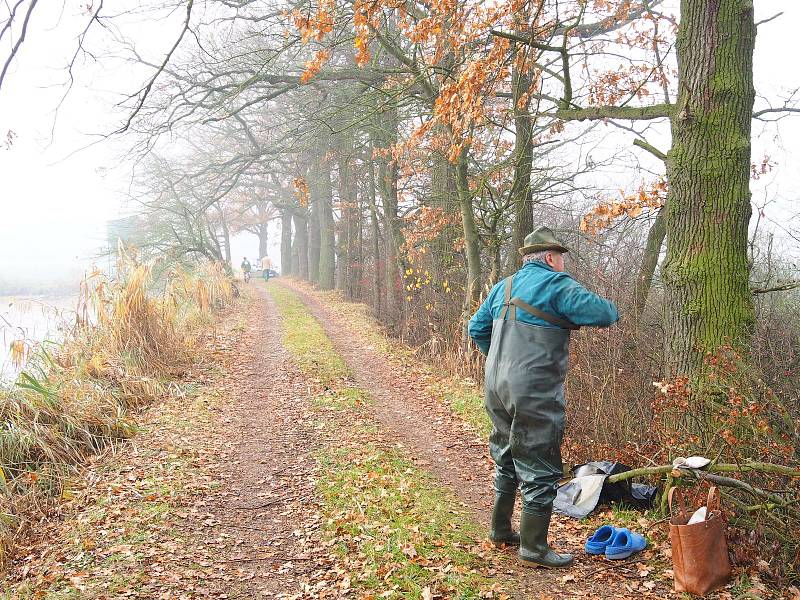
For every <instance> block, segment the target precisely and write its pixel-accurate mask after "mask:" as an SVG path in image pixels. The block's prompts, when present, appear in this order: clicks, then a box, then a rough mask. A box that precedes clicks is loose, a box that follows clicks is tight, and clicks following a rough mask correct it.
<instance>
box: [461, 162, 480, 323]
mask: <svg viewBox="0 0 800 600" xmlns="http://www.w3.org/2000/svg"><path fill="white" fill-rule="evenodd" d="M467 152H468V150H467V148H466V147H465V148H464V149H463V150H462V151H461V154H460V155H459V157H458V163H457V164H456V173H457V183H458V200H459V205H460V208H461V222H462V226H463V228H464V250H465V252H466V255H467V285H466V290H465V294H464V314H465V315H467V316H469V315H471V314H472V310H473V309H474V308H475V306H476V305H477V303H478V301H479V299H480V292H481V289H480V286H481V247H480V237H479V236H478V226H477V225H476V223H475V214H474V213H473V212H472V192H471V191H470V189H469V180H468V177H467ZM465 332H466V328H465Z"/></svg>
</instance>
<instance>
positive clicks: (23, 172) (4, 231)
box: [0, 0, 800, 294]
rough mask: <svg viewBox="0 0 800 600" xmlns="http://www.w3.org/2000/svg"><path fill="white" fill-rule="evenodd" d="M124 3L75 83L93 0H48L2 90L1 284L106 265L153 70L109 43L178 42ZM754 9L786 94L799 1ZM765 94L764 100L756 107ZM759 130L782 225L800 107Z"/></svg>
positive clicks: (767, 64)
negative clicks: (86, 3)
mask: <svg viewBox="0 0 800 600" xmlns="http://www.w3.org/2000/svg"><path fill="white" fill-rule="evenodd" d="M126 5H127V7H128V8H131V7H136V8H137V9H140V10H135V11H132V12H131V13H130V14H123V16H121V17H119V18H118V19H117V25H118V27H119V30H117V31H114V32H110V33H109V32H104V31H96V30H97V29H99V28H95V30H92V31H91V32H90V35H91V36H95V37H94V38H92V39H93V40H94V44H95V46H100V47H102V46H103V45H104V44H105V45H106V47H107V48H108V49H109V53H108V55H102V54H101V55H98V56H97V61H95V60H93V59H92V58H90V57H88V56H85V55H80V56H79V58H78V60H77V62H76V64H75V68H74V70H73V72H74V76H75V81H74V83H73V84H72V86H71V88H69V91H67V90H68V84H69V78H68V75H67V71H66V69H65V66H66V65H67V64H68V63H69V61H70V58H71V57H72V55H73V53H74V52H75V48H76V37H77V35H78V34H79V33H80V31H81V30H82V28H83V27H84V26H85V23H86V14H85V12H82V11H85V7H78V6H76V5H72V4H70V3H64V4H63V5H62V4H61V3H49V2H48V3H46V4H45V5H44V6H42V7H41V9H40V10H39V11H38V12H37V14H36V18H35V19H34V20H33V23H32V26H31V29H30V31H29V33H28V39H27V40H26V42H25V44H24V46H23V47H22V50H21V52H20V54H19V56H18V58H17V60H16V62H15V63H14V65H13V67H12V69H11V71H10V72H9V76H8V78H7V79H6V82H5V86H4V88H3V90H2V91H0V133H2V137H3V140H5V141H6V142H7V147H5V148H3V146H2V141H0V180H1V181H2V188H1V189H0V294H2V293H4V292H5V293H21V292H24V291H25V290H28V291H32V292H35V291H37V290H47V289H50V288H58V289H61V290H63V289H70V288H74V286H75V284H76V282H77V280H78V279H79V277H80V274H81V273H82V272H83V271H84V270H85V269H87V268H89V267H91V266H92V265H93V264H99V265H100V266H103V261H104V260H106V259H104V258H102V253H103V250H104V247H105V246H106V245H107V234H106V223H107V221H108V220H109V219H112V218H115V217H118V216H120V215H123V214H125V213H126V211H127V210H128V209H127V205H126V199H127V198H128V196H129V193H130V189H131V171H132V169H133V167H134V162H133V161H132V160H131V156H130V155H129V154H128V150H129V148H128V146H127V144H126V140H125V138H124V137H111V138H108V137H107V134H109V133H110V132H112V131H114V129H116V128H117V127H118V126H119V125H120V123H121V122H122V119H123V118H124V116H125V114H126V111H125V109H124V108H121V107H119V106H118V103H119V102H120V101H121V100H123V99H124V97H125V95H126V94H129V93H131V92H135V91H136V90H137V84H138V83H139V82H141V81H144V80H145V79H146V77H147V76H148V74H149V73H151V70H150V69H149V68H146V67H142V66H140V65H138V66H137V65H133V64H131V63H128V62H124V61H122V60H120V58H119V57H120V55H119V54H115V52H117V51H116V50H112V49H113V48H118V47H119V41H120V36H122V37H123V38H125V39H128V40H129V41H131V42H134V43H135V44H136V48H137V51H138V52H139V53H140V54H142V56H144V57H145V58H147V59H150V60H153V61H156V60H159V59H160V57H161V56H163V54H164V52H165V51H166V49H167V48H168V47H169V45H170V44H171V43H172V42H173V41H174V36H175V34H176V31H177V30H178V28H179V26H180V19H181V15H180V14H173V13H164V14H163V15H162V16H163V18H159V19H153V18H150V17H149V16H148V12H147V11H148V8H147V7H146V6H144V5H143V4H142V3H139V2H128V3H124V2H123V3H120V6H126ZM756 9H757V19H763V18H766V17H769V16H772V15H773V14H775V13H777V12H779V11H783V12H784V14H783V15H782V16H781V17H780V18H778V19H776V20H774V21H771V22H770V23H767V24H765V25H764V26H763V27H762V29H761V31H760V32H759V36H758V42H757V48H756V85H757V89H758V91H759V92H760V93H761V94H762V95H764V96H771V97H773V98H777V97H779V96H780V94H781V93H782V90H786V89H788V88H791V87H800V71H798V70H797V69H796V68H794V67H793V65H792V64H791V59H790V57H789V56H787V45H792V46H793V45H796V43H795V42H793V40H795V39H796V38H795V37H794V36H793V35H792V30H793V28H794V26H795V24H796V23H797V22H800V6H799V5H798V3H795V2H791V3H790V2H781V1H778V0H771V1H761V2H758V3H757V6H756ZM178 12H179V11H178ZM104 36H105V37H104ZM776 57H783V58H776ZM764 105H765V103H764V100H763V99H760V98H759V99H757V100H756V107H757V108H758V107H760V106H761V107H763V106H764ZM7 131H9V132H12V133H11V134H10V135H11V137H8V138H7V136H6V132H7ZM754 135H755V141H754V147H753V157H754V160H757V159H758V158H760V157H761V156H762V155H764V154H769V155H770V157H771V159H772V160H773V161H774V162H776V163H777V168H776V171H775V172H774V173H772V174H770V175H769V176H768V177H766V178H764V180H762V181H760V182H758V183H756V184H754V198H755V199H756V200H757V201H763V200H764V199H771V200H774V202H773V204H772V205H771V206H769V207H768V208H767V209H766V211H765V219H766V220H767V221H769V222H771V225H770V226H771V227H773V228H774V229H775V230H776V231H778V232H779V234H780V232H781V231H782V229H783V226H784V224H785V223H786V221H787V219H788V217H789V216H791V215H794V214H795V212H796V210H797V194H798V190H800V175H799V174H798V170H797V169H796V167H795V165H796V164H797V158H798V153H799V152H800V118H794V117H788V118H787V119H785V120H783V121H782V122H781V125H780V129H779V130H778V129H777V128H776V127H774V126H770V127H767V128H764V127H762V126H761V125H760V124H758V123H755V124H754ZM628 143H629V141H628ZM614 144H616V142H614ZM656 145H658V144H656ZM609 187H613V185H609ZM272 229H273V230H272V231H271V234H270V247H269V254H270V257H271V259H272V260H273V262H274V263H275V264H279V262H280V256H279V251H278V235H279V233H278V230H277V227H276V226H273V228H272ZM257 254H258V245H257V239H256V237H255V236H253V235H251V234H239V235H237V236H234V237H233V239H232V256H233V262H234V264H238V262H239V261H241V258H242V257H243V256H248V258H250V259H251V260H254V259H255V258H257Z"/></svg>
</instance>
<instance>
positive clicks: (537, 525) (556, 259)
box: [469, 227, 619, 567]
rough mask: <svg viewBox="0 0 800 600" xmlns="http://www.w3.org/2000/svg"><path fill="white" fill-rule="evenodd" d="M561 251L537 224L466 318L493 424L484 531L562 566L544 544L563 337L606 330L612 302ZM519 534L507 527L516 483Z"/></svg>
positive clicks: (556, 447) (557, 439)
mask: <svg viewBox="0 0 800 600" xmlns="http://www.w3.org/2000/svg"><path fill="white" fill-rule="evenodd" d="M566 252H568V250H567V247H566V246H564V245H563V244H562V243H561V242H560V241H558V239H556V237H555V235H554V234H553V232H552V231H551V230H550V229H548V228H547V227H539V228H538V229H536V230H535V231H533V232H532V233H530V234H528V236H527V237H526V238H525V244H524V246H523V247H522V248H520V249H519V253H520V254H521V255H522V262H523V264H522V268H520V270H519V271H517V272H516V273H515V274H514V275H512V276H511V277H508V278H506V279H505V280H504V281H501V282H500V283H498V284H497V285H495V286H494V288H492V291H491V292H490V293H489V295H488V296H487V297H486V300H485V302H484V303H483V304H482V305H481V307H480V308H479V309H478V312H476V313H475V315H474V316H473V317H472V319H471V320H470V322H469V334H470V336H471V337H472V339H473V340H475V343H476V344H477V346H478V348H480V350H481V352H483V353H484V354H488V357H487V359H486V369H485V371H486V384H485V386H484V390H485V394H486V397H485V406H486V410H487V411H488V413H489V416H490V417H491V420H492V426H493V427H492V433H491V435H490V436H489V452H490V454H491V455H492V458H493V459H494V461H495V475H494V490H495V500H494V510H493V511H492V524H491V532H490V534H489V537H490V538H491V539H492V541H494V542H498V543H506V544H519V545H520V549H519V558H520V560H521V561H522V563H523V564H526V565H543V566H545V567H568V566H570V565H571V564H572V561H573V558H572V555H571V554H558V553H557V552H555V551H553V550H552V549H551V548H550V546H549V545H548V543H547V532H548V529H549V527H550V515H551V513H552V510H553V500H554V499H555V497H556V486H557V485H558V480H559V479H561V477H562V475H563V471H562V468H563V465H562V463H561V439H562V436H563V434H564V378H565V377H566V375H567V357H568V356H569V350H568V347H569V334H570V333H571V331H572V330H573V329H578V327H579V326H583V325H588V326H591V327H608V326H609V325H611V324H613V323H616V322H617V320H618V319H619V314H618V313H617V307H616V306H615V305H614V304H613V303H612V302H610V301H609V300H606V299H604V298H601V297H600V296H598V295H597V294H594V293H592V292H590V291H589V290H587V289H586V288H585V287H583V286H582V285H581V284H580V283H578V282H577V281H575V280H574V279H573V278H572V277H571V276H570V275H568V274H567V273H565V272H564V253H566ZM518 488H519V489H520V492H521V494H522V518H521V519H520V533H519V535H517V534H516V533H514V532H513V531H512V529H511V513H512V512H513V510H514V498H515V497H516V495H517V489H518Z"/></svg>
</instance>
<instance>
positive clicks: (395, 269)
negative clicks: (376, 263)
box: [375, 107, 403, 324]
mask: <svg viewBox="0 0 800 600" xmlns="http://www.w3.org/2000/svg"><path fill="white" fill-rule="evenodd" d="M380 117H381V118H380V119H379V121H378V127H377V129H378V131H377V133H376V135H375V142H376V146H377V149H379V150H388V149H389V148H391V147H392V146H393V145H394V144H395V143H396V142H397V126H398V125H397V121H398V118H397V109H396V108H394V107H392V108H390V109H387V110H384V111H382V112H381V113H380ZM377 163H378V190H379V191H380V196H381V201H382V203H383V215H382V217H383V230H384V232H385V236H386V259H385V264H386V268H385V269H384V278H385V286H386V316H387V321H388V322H390V323H392V324H398V323H399V321H400V317H401V309H402V300H401V298H400V294H399V293H398V292H399V289H398V287H399V284H400V268H401V267H400V247H401V245H402V243H403V237H402V230H401V223H400V218H399V217H398V215H397V210H398V199H397V164H396V163H395V162H390V161H389V159H387V158H385V157H383V156H381V157H380V158H378V160H377Z"/></svg>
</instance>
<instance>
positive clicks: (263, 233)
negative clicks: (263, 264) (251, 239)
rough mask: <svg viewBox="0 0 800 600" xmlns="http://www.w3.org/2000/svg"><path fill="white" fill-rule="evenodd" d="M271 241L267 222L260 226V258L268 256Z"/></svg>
mask: <svg viewBox="0 0 800 600" xmlns="http://www.w3.org/2000/svg"><path fill="white" fill-rule="evenodd" d="M268 241H269V232H268V230H267V224H266V223H263V224H260V225H259V226H258V258H259V259H261V258H264V257H265V256H267V242H268Z"/></svg>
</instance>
